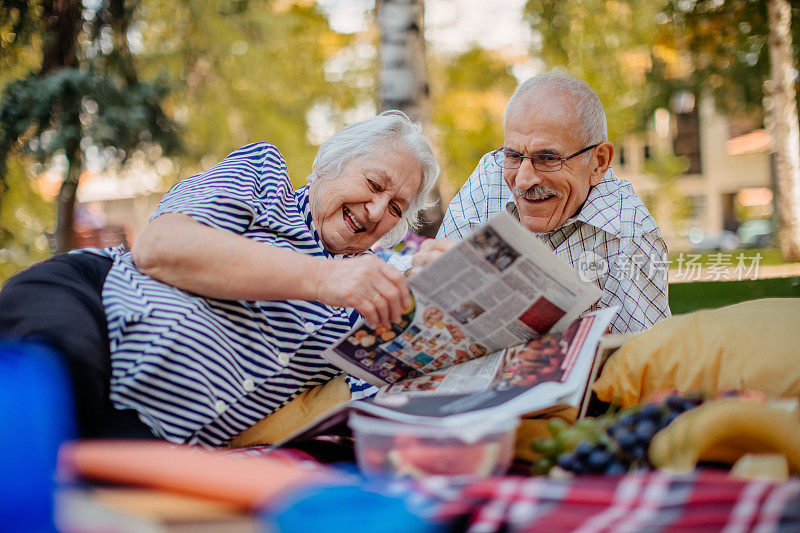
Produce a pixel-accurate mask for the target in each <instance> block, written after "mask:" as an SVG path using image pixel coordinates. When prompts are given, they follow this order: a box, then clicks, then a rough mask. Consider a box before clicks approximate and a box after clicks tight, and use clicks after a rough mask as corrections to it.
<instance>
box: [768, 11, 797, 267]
mask: <svg viewBox="0 0 800 533" xmlns="http://www.w3.org/2000/svg"><path fill="white" fill-rule="evenodd" d="M766 3H767V14H768V17H769V28H770V32H769V57H770V71H771V74H770V79H769V80H768V81H767V82H766V83H765V97H766V98H765V100H766V102H765V104H766V105H765V108H766V109H765V110H766V113H765V117H766V122H767V128H768V130H769V132H770V135H771V137H772V143H773V146H772V150H773V152H774V153H775V170H776V172H775V174H776V178H777V180H776V181H777V191H776V193H777V200H778V201H777V206H778V218H779V224H778V233H777V234H778V244H779V246H780V250H781V255H782V256H783V259H784V260H786V261H800V125H799V124H798V117H797V101H796V94H795V89H794V68H793V64H792V34H791V32H790V24H791V6H790V5H789V2H788V0H767V2H766Z"/></svg>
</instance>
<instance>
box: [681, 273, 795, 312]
mask: <svg viewBox="0 0 800 533" xmlns="http://www.w3.org/2000/svg"><path fill="white" fill-rule="evenodd" d="M759 298H800V277H798V276H792V277H788V278H768V279H757V280H744V281H696V282H691V283H672V284H670V286H669V306H670V309H672V314H675V315H677V314H681V313H688V312H690V311H695V310H697V309H706V308H709V307H722V306H725V305H730V304H735V303H738V302H744V301H746V300H756V299H759Z"/></svg>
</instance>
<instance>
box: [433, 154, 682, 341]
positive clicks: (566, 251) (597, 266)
mask: <svg viewBox="0 0 800 533" xmlns="http://www.w3.org/2000/svg"><path fill="white" fill-rule="evenodd" d="M502 209H506V210H508V211H509V212H511V213H512V214H514V215H517V206H516V203H515V201H514V196H513V195H512V194H511V191H510V190H509V188H508V186H507V185H506V183H505V181H504V180H503V171H502V168H500V167H499V166H498V165H497V164H496V163H495V162H494V159H493V158H492V156H491V155H490V154H486V155H484V156H483V157H482V158H481V160H480V162H479V163H478V167H477V168H476V169H475V171H474V172H473V173H472V175H471V176H470V177H469V179H468V180H467V183H465V184H464V186H463V187H462V188H461V190H460V191H459V192H458V194H457V195H456V196H455V198H453V200H452V201H451V202H450V205H449V206H448V207H447V212H446V213H445V215H444V221H443V222H442V226H441V227H440V228H439V233H438V234H437V237H440V238H441V237H449V238H451V239H461V238H463V237H464V236H466V235H467V234H468V233H469V232H470V231H471V229H472V228H474V227H476V226H478V225H480V224H481V223H483V222H485V221H486V220H488V219H489V218H490V217H491V216H492V215H495V214H497V213H499V212H500V211H501V210H502ZM538 237H539V238H540V239H541V240H542V241H543V242H545V243H547V244H548V245H549V246H550V247H551V248H552V249H553V250H554V251H555V253H556V254H557V255H559V256H560V257H561V258H562V259H564V260H566V261H567V262H569V263H570V264H571V265H572V266H573V267H575V269H576V270H578V273H579V274H580V275H581V277H582V278H583V279H586V280H591V281H594V283H595V284H597V286H598V287H600V289H601V290H602V291H603V296H602V297H601V298H600V300H599V301H598V302H597V304H595V305H594V306H592V309H596V308H599V307H609V306H612V305H616V306H619V307H620V311H619V313H618V315H617V317H616V318H615V319H614V321H613V322H612V323H611V331H612V332H613V333H624V332H628V331H643V330H645V329H647V328H649V327H650V326H652V325H653V324H655V323H656V322H658V321H659V320H661V319H663V318H667V317H669V316H670V310H669V302H668V299H667V290H668V289H667V272H668V269H669V263H668V259H667V246H666V244H664V240H663V239H662V238H661V233H660V232H659V230H658V225H657V224H656V221H655V220H654V219H653V217H652V216H651V215H650V213H649V212H648V211H647V208H646V207H645V206H644V204H643V203H642V201H641V200H640V199H639V197H638V196H637V195H636V193H635V192H634V191H633V187H632V186H631V184H630V183H629V182H628V181H625V180H621V179H617V177H616V176H615V175H614V171H613V170H611V169H610V168H609V169H608V172H607V173H606V175H605V176H604V177H603V180H602V181H601V182H600V183H598V184H597V185H596V186H594V187H592V188H591V189H590V191H589V196H588V197H587V199H586V203H584V204H583V207H582V208H581V210H580V211H579V212H578V213H577V214H576V215H574V216H572V217H571V218H569V219H568V220H567V221H566V222H565V223H564V225H563V226H561V227H560V228H557V229H555V230H552V231H549V232H547V233H540V234H538Z"/></svg>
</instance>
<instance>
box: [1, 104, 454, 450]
mask: <svg viewBox="0 0 800 533" xmlns="http://www.w3.org/2000/svg"><path fill="white" fill-rule="evenodd" d="M420 131H421V129H420V127H419V125H416V124H414V123H412V122H411V121H410V120H409V119H408V117H407V116H406V115H404V114H402V113H400V112H385V113H382V114H381V115H379V116H377V117H374V118H371V119H368V120H364V121H361V122H358V123H355V124H351V125H349V126H347V127H345V128H343V129H342V130H341V131H339V132H337V133H336V134H334V135H333V137H331V138H330V139H329V140H327V141H326V142H324V143H323V144H322V145H321V146H320V149H319V152H318V154H317V157H316V160H315V162H314V168H313V171H312V173H311V175H310V176H309V178H308V179H309V182H310V184H308V185H306V186H304V187H301V188H300V189H298V190H296V191H295V190H292V186H291V182H290V181H289V178H288V176H287V173H286V164H285V162H284V160H283V157H282V156H281V154H280V153H279V152H278V150H277V149H276V148H275V147H274V146H271V145H269V144H252V145H249V146H245V147H244V148H241V149H239V150H237V151H235V152H233V153H232V154H230V155H229V156H228V157H226V158H225V159H224V160H223V161H221V162H220V163H219V164H217V165H216V166H214V167H213V168H211V169H210V170H207V171H206V172H204V173H202V174H198V175H196V176H194V177H191V178H188V179H186V180H184V181H181V182H179V183H178V184H176V185H175V186H174V187H173V188H172V190H170V191H169V192H168V193H167V194H166V196H164V198H163V199H162V201H161V203H160V204H159V206H158V209H157V210H156V212H155V213H154V214H153V216H152V218H151V220H150V222H149V223H148V225H147V227H146V228H145V230H144V231H143V232H142V234H141V235H140V236H139V238H138V239H137V240H136V242H135V243H134V245H133V249H132V251H131V252H124V251H122V250H119V249H114V250H108V251H99V250H95V251H93V253H87V252H86V251H83V252H82V253H72V254H67V255H62V256H56V257H54V258H52V259H50V260H48V261H45V262H43V263H39V264H37V265H35V266H33V267H31V268H29V269H27V270H25V271H23V272H21V273H18V274H17V275H16V276H14V277H12V278H11V279H10V280H9V282H8V283H7V285H6V287H4V289H3V291H2V293H0V336H2V337H5V338H18V339H19V338H22V339H27V340H40V341H43V342H45V343H48V344H50V345H51V346H53V347H54V348H56V350H58V352H59V353H60V354H61V355H62V357H63V359H64V360H65V361H66V364H67V366H68V368H69V370H70V373H71V376H72V378H73V384H74V387H73V388H74V396H75V400H76V404H77V405H76V412H77V415H78V422H79V429H80V435H81V436H83V437H95V436H100V437H148V436H155V437H157V438H163V439H167V440H170V441H173V442H185V443H197V444H202V445H207V446H216V445H221V444H224V443H226V442H228V441H229V440H230V439H231V438H233V437H234V436H236V435H238V434H239V433H241V432H242V431H243V430H245V429H247V428H248V427H250V426H252V425H253V424H254V423H255V422H257V421H259V420H260V419H262V418H263V417H265V416H266V415H268V414H270V413H272V412H273V411H275V410H277V409H279V408H280V407H281V406H282V405H284V404H285V403H286V402H287V401H289V400H290V399H292V398H293V397H295V396H296V395H298V394H299V393H301V392H302V391H304V390H305V389H308V388H310V387H312V386H314V385H318V384H322V383H325V382H327V381H328V380H331V379H332V378H333V377H335V376H336V375H337V374H339V370H337V369H336V368H335V367H333V366H331V365H330V364H328V363H327V362H326V361H325V360H324V359H322V358H321V357H320V354H321V353H322V351H323V350H325V348H326V347H327V346H328V345H330V344H331V343H332V342H333V341H335V340H336V339H337V338H338V337H340V336H341V335H342V334H344V333H346V332H347V331H348V330H349V328H350V326H351V325H352V324H353V322H354V321H355V319H356V317H357V313H360V314H361V315H362V316H363V317H364V318H366V319H367V320H369V321H371V322H373V323H376V324H381V323H382V324H388V323H389V322H391V321H398V320H399V319H400V314H401V310H402V308H403V307H405V306H406V305H407V304H408V303H409V298H410V296H409V292H408V288H407V286H406V284H405V282H404V279H403V276H402V275H401V274H400V272H399V271H397V270H396V269H394V268H393V267H391V266H389V265H388V264H386V263H385V262H383V261H381V260H380V259H378V258H377V257H375V256H373V255H371V254H369V253H365V252H367V251H368V249H369V248H370V246H372V245H373V244H374V243H375V242H377V241H378V240H379V239H383V241H382V242H384V243H392V242H395V241H396V240H398V239H399V238H402V236H403V235H405V233H406V232H407V231H408V229H409V228H411V227H412V226H413V224H414V222H415V220H416V217H417V214H418V212H419V211H420V210H421V209H422V208H423V207H424V206H425V201H426V198H427V196H428V193H429V192H430V190H431V188H432V187H433V185H434V183H435V181H436V178H437V176H438V172H439V170H438V165H437V163H436V160H435V158H434V156H433V153H432V151H431V149H430V146H429V145H428V143H427V142H426V141H425V139H423V138H422V137H421V136H420ZM348 382H349V384H350V387H351V390H353V391H356V392H358V391H363V390H364V389H365V388H366V385H365V384H364V383H363V382H359V381H358V380H355V379H350V378H349V377H348Z"/></svg>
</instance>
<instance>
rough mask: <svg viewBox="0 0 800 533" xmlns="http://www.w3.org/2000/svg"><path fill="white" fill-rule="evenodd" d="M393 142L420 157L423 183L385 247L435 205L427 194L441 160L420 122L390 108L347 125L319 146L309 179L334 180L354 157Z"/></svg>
mask: <svg viewBox="0 0 800 533" xmlns="http://www.w3.org/2000/svg"><path fill="white" fill-rule="evenodd" d="M392 143H394V146H393V147H394V149H400V148H401V146H403V145H405V147H406V148H408V150H409V151H410V152H411V153H412V154H413V155H414V157H416V158H417V161H418V162H419V164H420V166H421V167H422V182H421V183H420V187H419V191H417V194H415V195H414V197H413V198H412V199H411V202H410V204H409V206H408V209H406V211H405V213H403V216H402V217H401V218H400V220H399V221H398V222H397V225H395V227H394V228H392V229H391V230H389V232H388V233H387V234H386V235H384V236H383V237H382V238H381V240H380V242H381V244H383V245H384V246H393V245H395V244H397V243H398V242H400V241H401V240H402V239H403V237H405V236H406V233H408V232H409V230H412V229H416V228H417V227H419V220H418V216H419V213H420V211H422V210H423V209H426V208H428V207H431V206H432V205H433V204H434V202H430V201H429V200H428V196H429V195H430V192H431V190H432V189H433V187H434V186H435V185H436V179H437V178H438V177H439V163H438V162H437V161H436V157H435V156H434V155H433V150H432V149H431V146H430V144H428V141H427V140H425V138H424V137H423V136H422V126H421V125H420V124H418V123H416V122H412V121H411V119H410V118H408V115H406V114H405V113H403V112H402V111H396V110H391V111H384V112H383V113H381V114H380V115H378V116H376V117H372V118H368V119H366V120H362V121H359V122H356V123H354V124H350V125H348V126H345V127H344V128H342V129H340V130H339V131H337V132H336V133H334V134H333V136H332V137H331V138H329V139H328V140H326V141H325V142H323V143H322V144H321V145H320V147H319V151H318V152H317V157H316V158H315V159H314V165H313V167H312V170H311V174H309V176H308V178H307V179H308V181H309V182H313V181H314V180H316V179H317V178H319V179H335V178H336V177H337V176H339V175H340V174H341V173H342V169H344V167H345V166H346V165H347V164H348V163H349V162H350V161H352V160H353V159H356V158H359V157H365V156H368V155H374V154H375V153H376V152H377V151H376V148H378V147H384V148H385V146H386V145H387V144H389V145H390V146H391V145H392Z"/></svg>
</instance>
